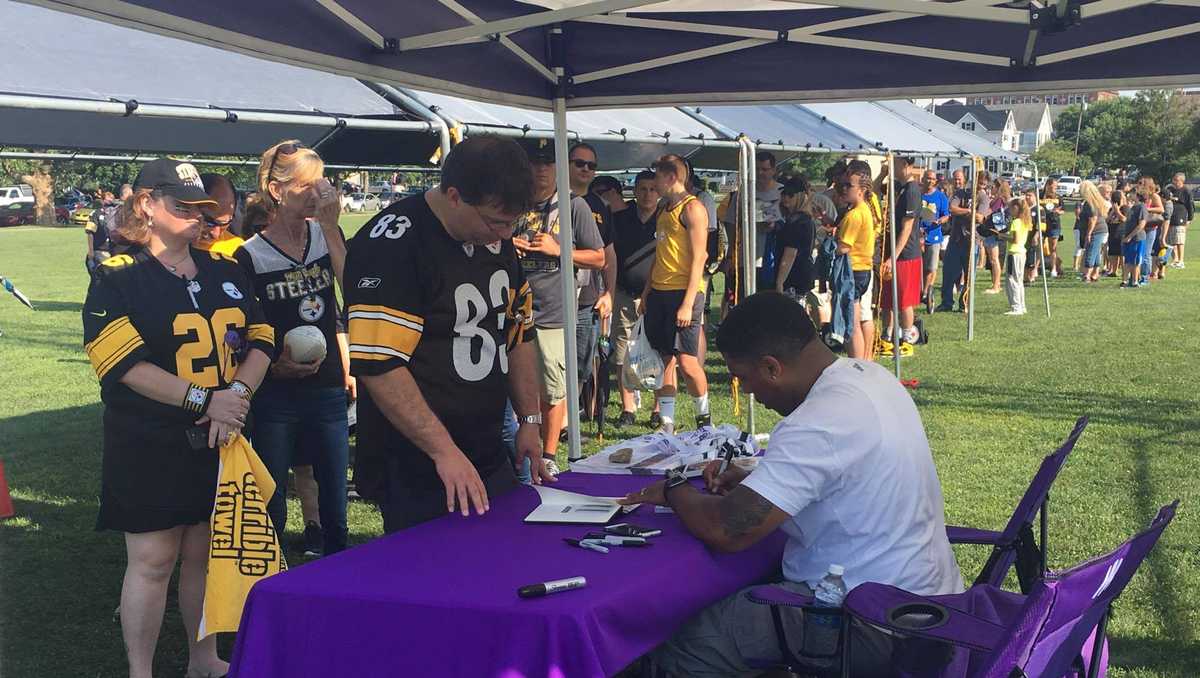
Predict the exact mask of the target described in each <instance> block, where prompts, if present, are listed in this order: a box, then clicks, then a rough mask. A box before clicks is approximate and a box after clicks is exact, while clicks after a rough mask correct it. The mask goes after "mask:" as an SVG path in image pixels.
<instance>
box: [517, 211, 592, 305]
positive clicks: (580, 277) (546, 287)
mask: <svg viewBox="0 0 1200 678" xmlns="http://www.w3.org/2000/svg"><path fill="white" fill-rule="evenodd" d="M571 227H572V229H573V230H574V235H575V249H581V250H602V249H604V241H603V240H601V239H600V231H599V229H597V228H596V219H595V217H593V216H592V208H591V207H589V206H588V204H587V201H585V200H584V199H583V198H580V197H578V196H576V197H573V198H571ZM558 230H559V220H558V196H557V194H555V195H554V196H551V198H550V199H549V200H547V201H546V202H543V203H539V204H537V205H535V206H534V208H533V209H532V210H530V211H529V212H528V213H526V214H525V215H524V216H522V217H521V218H520V219H518V220H517V224H516V227H515V228H514V229H513V233H514V234H516V236H517V237H521V238H532V237H533V235H534V234H536V233H550V234H551V235H553V236H554V239H555V240H556V241H557V240H558ZM560 242H561V241H560ZM521 269H522V270H523V271H524V272H525V278H526V279H527V280H528V281H529V287H530V288H531V289H532V290H533V320H534V323H535V324H536V325H537V326H538V327H545V328H547V329H558V328H560V327H562V326H563V324H564V320H563V293H562V282H561V281H560V280H559V258H558V257H549V256H546V255H544V254H536V253H534V254H526V255H525V256H523V257H521ZM591 273H592V272H591V271H588V270H583V269H580V268H576V269H575V291H576V294H578V292H579V290H580V289H582V288H583V286H584V285H586V284H588V281H590V280H591V277H592V276H591ZM570 307H571V309H572V310H574V309H575V308H576V300H574V299H573V300H571V304H570Z"/></svg>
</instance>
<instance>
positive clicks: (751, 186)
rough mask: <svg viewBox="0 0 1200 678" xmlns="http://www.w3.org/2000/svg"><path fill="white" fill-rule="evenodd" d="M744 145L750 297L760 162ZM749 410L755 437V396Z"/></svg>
mask: <svg viewBox="0 0 1200 678" xmlns="http://www.w3.org/2000/svg"><path fill="white" fill-rule="evenodd" d="M742 143H743V144H745V146H746V197H745V199H744V200H745V204H746V216H747V219H746V221H745V222H744V223H745V224H746V234H747V236H748V237H746V238H745V239H744V240H745V243H746V258H747V260H748V261H749V266H747V267H746V275H745V277H744V279H743V282H742V287H743V288H744V289H745V290H746V296H750V295H751V294H754V293H755V292H757V291H758V266H757V264H758V222H756V221H755V218H756V217H757V216H758V214H757V208H756V204H757V203H756V202H755V196H757V195H758V176H757V172H758V161H757V160H756V159H755V157H754V156H755V148H754V142H753V141H751V140H750V139H749V138H748V137H742ZM749 401H750V406H749V407H748V408H747V409H748V410H749V425H750V435H751V436H753V435H754V434H755V433H757V431H756V430H755V421H754V394H753V393H751V394H750V398H749Z"/></svg>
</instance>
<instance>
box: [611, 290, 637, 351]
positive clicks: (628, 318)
mask: <svg viewBox="0 0 1200 678" xmlns="http://www.w3.org/2000/svg"><path fill="white" fill-rule="evenodd" d="M637 302H638V300H637V299H634V298H633V297H631V296H629V295H628V294H625V293H624V292H623V291H621V290H620V289H618V290H617V291H616V293H615V294H613V323H612V347H613V349H612V361H611V362H612V364H614V365H624V364H625V356H627V355H629V343H630V342H631V341H632V340H633V326H634V325H636V324H637V319H638V314H637Z"/></svg>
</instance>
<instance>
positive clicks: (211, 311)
mask: <svg viewBox="0 0 1200 678" xmlns="http://www.w3.org/2000/svg"><path fill="white" fill-rule="evenodd" d="M192 259H193V260H194V261H195V262H196V268H197V273H196V277H195V278H193V279H191V280H185V279H183V278H180V277H178V276H176V275H175V274H173V273H171V272H170V271H168V270H167V269H166V268H165V267H164V266H163V265H162V264H161V263H160V262H159V261H158V259H156V258H154V256H152V255H151V254H150V253H149V252H147V251H146V250H144V249H138V250H135V251H133V252H131V253H129V254H121V255H117V256H115V257H112V258H110V259H108V260H106V261H105V262H104V263H103V264H101V265H100V266H99V267H97V269H96V272H95V273H94V274H93V276H92V281H91V286H90V287H89V288H88V294H87V300H86V301H85V302H84V305H83V340H84V348H85V350H86V351H87V355H88V358H89V359H90V360H91V363H92V368H93V369H94V370H95V372H96V376H97V377H99V379H100V398H101V400H102V401H103V402H104V405H105V426H106V428H107V427H109V426H122V425H123V424H124V425H128V426H130V427H134V428H139V429H151V430H155V429H157V430H164V432H165V431H181V430H182V429H185V428H187V427H189V426H192V425H193V424H194V421H195V419H196V415H195V413H193V412H190V411H187V410H184V409H183V408H181V407H178V406H175V405H167V404H164V403H160V402H157V401H155V400H151V399H150V398H147V397H146V396H144V395H141V394H139V393H137V392H136V391H134V390H133V389H131V388H129V387H128V386H126V385H125V384H123V383H121V381H120V379H121V377H122V376H123V375H124V374H125V373H126V372H128V371H129V369H130V368H131V367H133V366H134V365H135V364H137V363H139V362H142V361H145V362H148V363H151V364H153V365H156V366H158V367H160V368H162V369H163V370H166V371H167V372H170V373H171V374H174V375H176V376H178V377H180V378H181V379H184V380H186V381H189V382H191V383H194V384H197V385H199V386H204V387H208V388H219V387H223V386H227V385H228V384H229V383H230V382H231V381H233V379H234V375H235V374H236V372H237V356H238V351H239V349H242V351H243V354H244V350H248V348H257V349H260V350H262V351H263V352H264V353H266V354H267V355H271V354H272V347H273V344H274V332H273V331H272V330H271V326H270V325H267V324H266V322H265V321H264V319H263V315H262V309H261V308H260V307H259V305H258V302H257V301H255V299H254V293H253V288H252V287H251V285H250V282H249V281H248V280H247V279H246V276H245V273H244V272H243V271H242V269H241V267H239V266H238V264H237V262H236V261H235V260H234V259H233V258H231V257H227V256H224V255H221V254H215V253H210V252H204V251H201V250H198V249H194V248H193V249H192ZM171 439H172V440H177V441H178V442H179V443H180V444H181V445H183V446H184V447H186V439H185V438H184V437H182V436H179V437H177V438H176V437H174V436H172V437H171Z"/></svg>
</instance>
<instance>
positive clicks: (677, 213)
mask: <svg viewBox="0 0 1200 678" xmlns="http://www.w3.org/2000/svg"><path fill="white" fill-rule="evenodd" d="M695 199H696V196H694V195H689V196H687V197H686V198H684V199H683V200H680V201H679V204H677V205H675V206H673V207H669V208H666V209H663V210H662V211H660V212H659V213H658V223H657V227H656V230H655V233H654V237H655V238H657V239H658V243H657V244H656V245H655V248H654V274H653V275H651V276H650V287H651V288H653V289H656V290H663V291H666V290H686V289H687V286H688V274H689V273H690V272H691V268H692V241H691V239H690V238H689V237H688V232H687V227H686V226H684V225H683V221H682V219H681V218H680V217H681V216H682V215H683V210H684V208H685V207H687V204H688V203H690V202H692V201H693V200H695ZM700 291H701V292H703V291H704V279H703V278H701V280H700Z"/></svg>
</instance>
